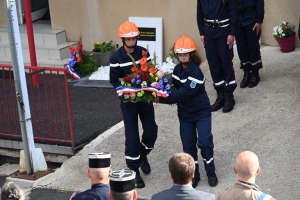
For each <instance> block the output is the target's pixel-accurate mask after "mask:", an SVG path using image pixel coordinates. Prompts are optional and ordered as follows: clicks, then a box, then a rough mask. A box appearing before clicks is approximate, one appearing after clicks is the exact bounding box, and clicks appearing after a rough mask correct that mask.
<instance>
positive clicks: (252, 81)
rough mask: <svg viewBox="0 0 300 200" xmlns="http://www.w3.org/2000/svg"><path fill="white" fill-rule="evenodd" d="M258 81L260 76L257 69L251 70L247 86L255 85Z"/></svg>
mask: <svg viewBox="0 0 300 200" xmlns="http://www.w3.org/2000/svg"><path fill="white" fill-rule="evenodd" d="M259 81H260V77H259V73H258V71H252V75H251V79H250V82H249V84H248V87H249V88H253V87H255V86H257V85H258V83H259Z"/></svg>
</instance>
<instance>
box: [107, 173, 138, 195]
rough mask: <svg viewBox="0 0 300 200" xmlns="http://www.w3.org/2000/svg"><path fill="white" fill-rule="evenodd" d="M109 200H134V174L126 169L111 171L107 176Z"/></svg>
mask: <svg viewBox="0 0 300 200" xmlns="http://www.w3.org/2000/svg"><path fill="white" fill-rule="evenodd" d="M109 185H110V194H109V195H110V199H111V200H136V199H137V193H136V190H135V172H134V171H132V170H128V169H121V170H117V171H113V172H112V173H110V175H109Z"/></svg>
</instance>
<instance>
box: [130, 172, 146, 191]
mask: <svg viewBox="0 0 300 200" xmlns="http://www.w3.org/2000/svg"><path fill="white" fill-rule="evenodd" d="M133 171H135V173H136V174H135V187H136V188H144V187H145V182H144V181H143V179H142V177H141V174H140V170H139V169H135V170H133Z"/></svg>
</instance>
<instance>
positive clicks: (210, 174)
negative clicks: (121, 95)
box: [155, 35, 218, 188]
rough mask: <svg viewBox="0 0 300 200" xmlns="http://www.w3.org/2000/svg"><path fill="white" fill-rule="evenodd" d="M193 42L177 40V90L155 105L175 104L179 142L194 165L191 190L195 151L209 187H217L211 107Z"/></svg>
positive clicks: (197, 174) (195, 179) (184, 38)
mask: <svg viewBox="0 0 300 200" xmlns="http://www.w3.org/2000/svg"><path fill="white" fill-rule="evenodd" d="M196 51H197V47H196V45H195V42H194V41H193V40H192V39H191V38H189V37H187V36H185V35H184V36H182V37H180V38H179V39H178V40H177V41H176V42H175V45H174V52H175V53H176V54H177V56H178V59H179V62H180V63H179V64H177V65H176V66H175V68H174V71H173V74H172V80H173V81H172V82H173V84H174V87H175V88H176V89H177V90H175V91H173V92H172V93H171V94H170V95H169V97H168V98H161V97H156V98H155V102H156V103H159V102H160V103H165V104H174V103H177V109H178V111H177V113H178V118H179V124H180V128H179V129H180V130H179V132H180V139H181V142H182V147H183V151H184V152H185V153H188V154H190V155H191V156H192V157H193V158H194V161H195V171H194V177H193V179H192V186H193V187H194V188H195V187H197V185H198V182H199V181H200V171H199V163H198V149H197V147H198V148H199V149H200V150H201V156H202V159H203V164H204V168H205V171H206V175H207V180H208V184H209V185H210V186H211V187H214V186H216V185H217V184H218V178H217V175H216V173H215V170H216V168H215V162H214V142H213V135H212V132H211V106H210V103H209V99H208V96H207V94H206V91H205V86H204V84H205V77H204V75H203V73H202V71H201V69H200V68H199V65H200V64H201V59H200V57H199V56H198V54H197V52H196Z"/></svg>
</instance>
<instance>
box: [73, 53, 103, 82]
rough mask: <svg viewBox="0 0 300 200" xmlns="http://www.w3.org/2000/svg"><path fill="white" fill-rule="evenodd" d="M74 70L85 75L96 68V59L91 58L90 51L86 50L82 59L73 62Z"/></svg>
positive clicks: (82, 75)
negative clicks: (78, 61)
mask: <svg viewBox="0 0 300 200" xmlns="http://www.w3.org/2000/svg"><path fill="white" fill-rule="evenodd" d="M74 70H75V71H76V72H77V73H78V74H80V76H81V77H84V76H87V75H89V74H91V73H92V72H94V71H96V70H98V64H97V61H96V60H95V59H94V58H93V55H92V54H91V52H87V53H86V54H84V55H83V58H82V61H81V62H80V63H76V64H75V66H74Z"/></svg>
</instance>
